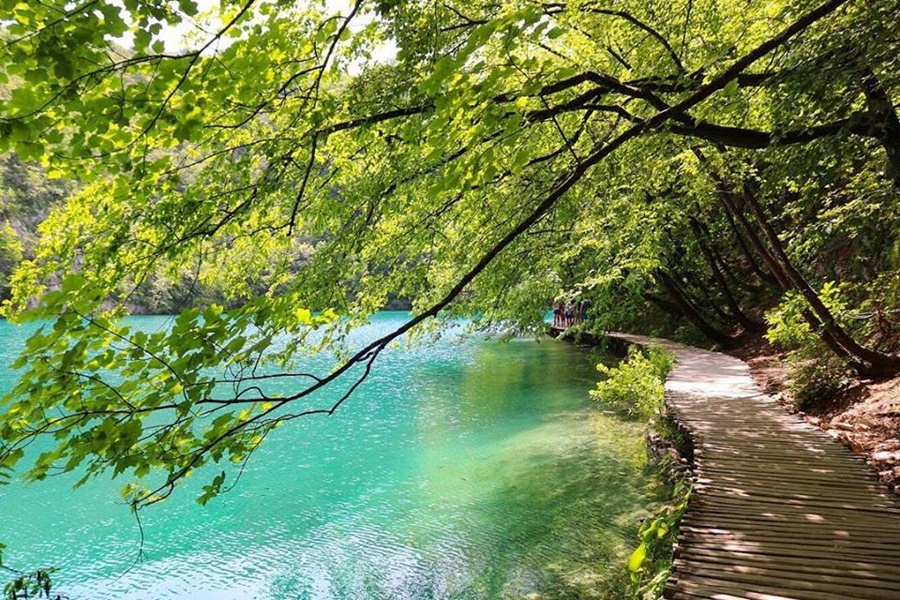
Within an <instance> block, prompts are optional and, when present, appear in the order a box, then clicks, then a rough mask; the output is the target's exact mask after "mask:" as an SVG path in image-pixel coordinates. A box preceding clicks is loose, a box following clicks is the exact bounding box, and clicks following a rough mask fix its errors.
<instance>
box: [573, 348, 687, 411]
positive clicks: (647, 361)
mask: <svg viewBox="0 0 900 600" xmlns="http://www.w3.org/2000/svg"><path fill="white" fill-rule="evenodd" d="M674 361H675V359H674V358H673V357H672V355H671V354H669V353H667V352H665V351H663V350H660V349H658V348H649V349H647V350H641V349H639V348H637V347H635V346H630V347H629V349H628V357H627V358H626V359H625V360H623V361H622V362H620V363H619V364H618V365H616V366H615V367H608V366H606V365H604V364H603V363H600V364H598V365H597V370H598V371H600V372H601V373H602V374H603V375H604V378H603V379H602V380H601V381H599V382H598V383H597V386H596V388H595V389H593V390H591V397H592V398H594V399H595V400H598V401H599V402H602V403H603V404H605V405H607V406H611V407H614V408H615V409H616V410H619V411H622V412H624V413H625V414H628V415H632V416H636V417H639V418H641V419H655V418H657V417H659V416H660V415H661V414H662V413H663V411H664V410H665V405H664V396H665V390H664V387H663V383H664V382H665V378H666V374H668V372H669V371H670V370H671V369H672V367H673V366H674Z"/></svg>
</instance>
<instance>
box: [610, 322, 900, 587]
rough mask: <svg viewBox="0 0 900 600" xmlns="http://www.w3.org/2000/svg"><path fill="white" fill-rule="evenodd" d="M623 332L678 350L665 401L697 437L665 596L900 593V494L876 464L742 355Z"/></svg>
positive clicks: (631, 338) (632, 340)
mask: <svg viewBox="0 0 900 600" xmlns="http://www.w3.org/2000/svg"><path fill="white" fill-rule="evenodd" d="M619 338H620V339H625V340H627V341H629V342H630V343H644V344H646V343H653V344H656V345H661V346H663V347H664V348H666V349H668V350H669V351H671V352H672V353H673V354H675V356H676V359H677V360H678V364H677V365H676V368H675V369H674V370H673V371H672V373H670V376H669V380H668V382H667V392H666V406H667V407H668V408H669V410H670V414H672V415H673V417H674V418H675V419H676V420H678V422H679V423H680V424H681V425H682V426H683V427H684V429H685V430H686V431H687V432H688V434H689V435H690V437H691V439H692V441H693V446H694V459H695V464H694V471H693V472H694V474H695V477H696V484H695V486H694V493H693V496H692V498H691V502H690V503H689V505H688V508H687V511H686V513H685V516H684V518H683V520H682V527H681V529H680V531H679V537H678V543H677V546H676V550H675V560H674V563H673V571H672V576H671V577H670V579H669V581H668V582H667V585H666V593H665V597H666V598H671V599H677V600H698V599H706V600H709V599H715V600H737V599H741V600H849V599H852V598H860V599H867V600H900V502H898V500H897V498H896V497H895V496H893V495H892V494H890V493H888V492H887V491H886V490H885V489H884V488H883V487H882V486H881V485H880V483H878V481H877V477H876V476H875V473H874V472H873V471H872V470H871V469H870V468H869V467H868V465H866V464H865V463H864V462H863V461H862V460H861V459H859V458H858V457H855V456H853V454H852V453H850V452H849V450H848V449H847V448H846V447H845V446H843V445H842V444H840V443H838V442H836V441H835V440H834V439H833V438H832V437H831V436H829V435H827V434H825V433H824V432H821V431H819V430H817V429H815V428H814V427H812V426H810V425H809V424H807V423H804V422H802V421H800V420H799V419H797V418H795V417H793V416H791V415H787V414H786V413H785V412H784V411H783V410H782V409H781V408H780V407H778V406H777V405H775V403H774V402H772V401H771V400H768V399H766V398H765V396H764V395H763V394H762V392H761V391H760V390H759V388H757V387H756V386H755V385H754V384H753V382H752V380H751V379H750V377H749V371H748V369H747V367H746V365H745V364H743V363H742V362H741V361H739V360H737V359H734V358H731V357H728V356H724V355H722V354H718V353H714V352H709V351H705V350H699V349H696V348H690V347H687V346H682V345H679V344H675V343H672V342H668V341H666V340H648V339H647V338H640V337H635V336H627V335H625V336H619ZM685 364H689V365H690V368H686V367H683V365H685Z"/></svg>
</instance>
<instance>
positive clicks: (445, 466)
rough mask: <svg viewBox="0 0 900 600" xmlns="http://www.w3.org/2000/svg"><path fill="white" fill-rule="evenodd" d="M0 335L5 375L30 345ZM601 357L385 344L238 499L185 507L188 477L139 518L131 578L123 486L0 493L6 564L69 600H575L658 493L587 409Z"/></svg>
mask: <svg viewBox="0 0 900 600" xmlns="http://www.w3.org/2000/svg"><path fill="white" fill-rule="evenodd" d="M404 316H405V315H403V314H401V313H382V314H380V315H377V316H376V317H375V318H373V322H372V324H371V325H370V326H368V327H366V328H364V330H363V331H361V332H359V333H358V334H357V335H358V337H359V339H365V338H367V337H372V336H376V335H379V334H382V333H384V332H386V331H387V330H388V329H389V328H393V327H396V326H397V325H399V324H400V323H401V322H402V319H403V318H404ZM134 323H135V324H136V325H138V326H140V327H146V328H148V329H152V328H158V327H166V326H167V323H168V320H167V319H166V318H164V317H140V318H134ZM0 337H2V339H3V340H4V342H3V344H2V347H0V361H2V363H3V364H4V365H5V364H8V363H9V362H11V360H12V358H13V357H14V356H15V354H16V353H17V350H18V349H20V348H21V347H22V346H23V344H24V337H25V332H24V331H23V330H19V329H17V328H15V327H14V326H11V325H9V324H7V323H5V322H0ZM597 360H598V357H597V356H592V355H590V354H589V353H587V352H584V351H581V350H579V349H576V348H574V347H572V346H571V345H568V344H565V343H562V342H557V341H554V340H542V341H534V340H522V339H517V340H512V341H510V342H508V343H501V342H499V341H496V340H485V339H478V338H468V339H462V340H460V339H457V338H455V337H454V336H444V337H443V338H442V339H441V340H439V341H438V342H436V343H435V344H433V345H430V346H427V347H419V348H414V349H412V350H403V349H393V350H391V351H389V352H388V353H387V354H386V355H384V356H382V357H381V358H380V359H379V361H378V363H377V366H376V368H375V370H374V371H373V374H372V376H371V377H370V378H369V379H368V380H367V381H366V382H365V383H364V384H363V385H362V386H361V388H360V389H359V390H358V391H357V393H356V394H355V395H354V396H353V397H352V398H351V399H350V400H349V401H348V403H347V404H346V405H345V406H343V407H342V408H341V410H340V411H338V413H336V414H335V416H333V417H329V418H316V417H313V418H309V419H301V420H297V421H293V422H290V423H288V424H286V425H285V426H284V427H282V428H280V429H277V430H275V431H274V432H273V433H272V434H271V435H270V436H269V438H268V439H267V440H266V442H265V443H264V444H263V446H262V447H261V448H260V450H259V451H258V452H257V453H256V454H255V455H254V457H253V458H252V460H251V461H250V463H249V464H248V466H247V468H246V469H245V471H244V473H243V475H242V477H241V480H240V482H239V484H238V485H237V487H236V488H235V489H234V490H233V491H231V492H229V493H227V494H225V495H223V496H222V497H220V498H218V499H215V500H213V501H212V502H210V503H209V504H208V505H207V506H205V507H203V506H199V505H198V504H196V502H195V501H194V499H195V498H196V497H197V495H199V492H200V488H201V486H202V485H203V484H204V483H206V479H205V478H204V476H203V474H202V473H201V474H198V475H197V476H195V477H193V478H192V480H191V481H190V482H189V483H188V484H187V485H186V486H185V487H184V488H183V489H180V490H178V492H177V493H176V494H175V496H174V497H173V498H172V499H170V500H169V501H167V502H165V503H163V504H161V505H157V506H153V507H150V508H148V509H147V510H144V511H142V512H141V525H142V527H143V535H144V542H143V554H144V555H143V559H142V561H141V562H139V563H137V564H135V559H136V558H137V555H138V550H139V548H140V543H141V534H140V531H139V528H138V525H137V523H136V521H135V519H134V518H133V517H132V516H131V515H130V514H129V511H128V509H127V507H126V506H124V505H123V504H122V503H121V501H120V500H119V490H120V489H121V487H122V486H123V485H125V484H126V483H128V481H127V480H116V481H109V480H108V479H98V480H95V481H92V482H90V483H89V484H87V485H86V486H84V487H83V488H81V489H78V490H74V491H73V490H72V489H71V485H72V483H74V481H75V480H76V479H77V478H76V477H66V476H63V477H51V478H50V479H48V480H47V481H44V482H41V483H38V484H34V485H23V484H20V483H14V484H13V485H10V486H6V487H0V515H2V516H0V541H2V542H4V543H6V544H7V545H8V546H9V549H8V550H7V552H6V554H5V556H4V561H5V562H6V563H7V564H10V565H12V566H21V567H27V568H34V567H38V566H41V567H45V566H51V565H52V566H55V567H57V568H58V569H59V571H58V572H57V574H56V582H57V583H56V586H57V587H56V589H55V591H58V592H60V593H63V594H65V595H66V596H68V597H69V598H71V599H73V600H74V599H90V600H102V599H113V598H116V599H119V598H129V599H139V598H140V599H144V598H146V599H174V598H179V599H180V598H190V599H217V600H219V599H235V600H238V599H240V600H243V599H251V598H253V599H276V598H277V599H284V598H292V599H293V598H310V599H335V600H337V599H341V600H343V599H349V598H354V599H355V598H373V599H380V598H408V599H416V600H418V599H445V598H447V599H449V598H473V599H474V598H520V597H525V596H529V597H543V598H568V597H581V595H582V594H584V593H586V592H588V591H590V590H598V589H602V588H603V587H604V586H605V585H608V582H609V580H610V578H611V577H612V574H613V573H617V572H620V571H621V568H622V567H621V566H622V564H623V562H624V560H625V557H627V554H628V552H629V550H630V549H631V548H632V547H633V546H634V545H635V544H636V539H635V532H636V529H637V524H638V519H639V518H640V517H641V516H644V513H645V511H644V507H645V506H646V505H647V504H648V502H649V498H651V497H654V495H655V493H656V492H655V490H656V485H655V480H654V477H653V476H652V475H650V474H648V473H647V472H646V469H645V462H646V454H645V450H644V446H643V439H642V433H643V424H641V423H635V422H629V421H625V420H622V419H620V418H618V417H616V416H615V415H611V414H608V413H606V412H604V411H603V410H602V407H600V406H598V405H596V403H593V402H592V401H591V400H590V399H589V398H588V394H587V392H588V390H589V389H590V388H591V387H592V386H593V384H594V382H595V381H596V380H597V378H598V376H599V374H598V373H597V371H596V370H595V368H594V364H595V363H596V362H597ZM12 378H13V374H12V373H10V372H9V371H8V370H6V369H5V367H4V368H3V370H2V371H0V388H2V390H3V391H5V390H6V389H8V388H9V386H10V385H11V382H12ZM285 391H287V390H285ZM0 581H3V579H2V577H0Z"/></svg>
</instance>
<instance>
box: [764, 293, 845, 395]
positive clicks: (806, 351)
mask: <svg viewBox="0 0 900 600" xmlns="http://www.w3.org/2000/svg"><path fill="white" fill-rule="evenodd" d="M819 297H820V298H821V299H822V302H824V303H825V304H826V306H828V308H829V309H830V310H831V311H832V313H833V314H834V315H835V316H836V318H838V319H842V320H845V321H846V320H847V318H848V316H849V311H848V309H847V303H846V300H845V299H844V298H843V296H842V294H841V291H840V288H839V286H837V285H834V284H833V283H831V282H828V283H826V284H825V285H824V286H823V287H822V290H821V291H820V292H819ZM805 310H808V309H807V308H806V303H805V302H804V300H803V299H802V298H800V297H798V295H796V294H788V295H787V296H786V297H785V299H784V300H783V301H782V303H781V304H779V305H778V306H777V307H776V308H774V309H773V310H771V311H769V312H768V313H767V314H766V319H767V320H768V322H769V331H768V333H767V334H766V337H767V339H768V340H769V341H770V342H772V343H776V344H779V345H780V346H782V347H783V348H785V349H786V350H788V353H787V355H786V357H785V362H786V364H787V367H788V373H787V383H788V389H789V391H790V392H791V396H792V397H793V399H794V401H795V402H796V405H797V408H799V409H801V410H805V409H807V408H809V407H810V406H812V405H813V404H814V403H815V402H817V401H820V400H822V399H825V398H828V397H831V396H833V395H834V394H835V393H836V392H838V391H839V390H841V389H842V388H843V387H845V386H846V385H847V383H848V382H849V380H848V375H849V369H848V365H847V364H846V362H845V361H844V360H842V359H841V358H840V357H837V356H835V355H833V354H831V353H830V352H829V351H828V349H827V348H826V347H825V345H824V343H823V342H822V339H821V338H820V337H819V336H818V335H816V334H815V332H813V331H812V328H811V327H810V325H809V323H808V322H807V320H806V319H805V318H804V316H803V312H804V311H805Z"/></svg>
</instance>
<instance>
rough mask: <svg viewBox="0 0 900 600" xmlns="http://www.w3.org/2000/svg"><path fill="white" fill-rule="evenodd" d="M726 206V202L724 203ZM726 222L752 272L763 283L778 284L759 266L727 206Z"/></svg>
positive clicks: (773, 277) (725, 211) (772, 276)
mask: <svg viewBox="0 0 900 600" xmlns="http://www.w3.org/2000/svg"><path fill="white" fill-rule="evenodd" d="M722 204H723V205H725V202H724V201H723V202H722ZM723 212H724V213H725V220H727V221H728V226H729V227H730V228H731V232H732V233H733V234H734V239H735V240H737V243H738V246H740V247H741V252H742V253H743V254H744V257H745V258H746V259H747V264H749V265H750V270H751V271H753V273H755V274H756V276H757V277H759V279H760V281H762V282H763V283H770V284H773V285H777V284H778V280H777V279H776V278H775V276H774V275H772V274H771V273H766V272H765V271H763V269H762V267H761V266H760V265H759V262H757V260H756V256H755V255H754V253H753V250H751V249H750V246H748V245H747V240H746V239H744V234H743V233H741V230H740V229H739V228H738V225H737V223H736V222H735V220H734V215H732V214H731V210H730V209H729V208H728V207H727V206H725V210H724V211H723Z"/></svg>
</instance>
